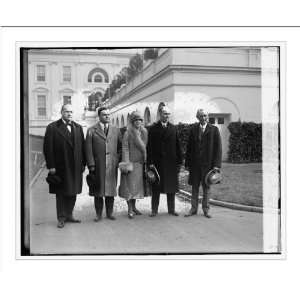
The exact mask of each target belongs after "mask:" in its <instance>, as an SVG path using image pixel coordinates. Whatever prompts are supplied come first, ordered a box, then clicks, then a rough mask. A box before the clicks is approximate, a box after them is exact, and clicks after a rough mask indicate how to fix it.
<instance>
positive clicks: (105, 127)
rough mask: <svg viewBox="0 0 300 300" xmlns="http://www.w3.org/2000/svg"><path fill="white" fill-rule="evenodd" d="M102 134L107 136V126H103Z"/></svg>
mask: <svg viewBox="0 0 300 300" xmlns="http://www.w3.org/2000/svg"><path fill="white" fill-rule="evenodd" d="M104 133H105V135H106V136H107V133H108V126H107V125H105V126H104Z"/></svg>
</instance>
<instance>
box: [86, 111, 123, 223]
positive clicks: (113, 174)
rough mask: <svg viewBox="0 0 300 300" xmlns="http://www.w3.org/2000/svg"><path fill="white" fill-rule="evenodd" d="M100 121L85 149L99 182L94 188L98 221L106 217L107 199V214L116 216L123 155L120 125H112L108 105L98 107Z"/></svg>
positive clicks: (111, 217) (91, 132)
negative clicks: (103, 215) (115, 208)
mask: <svg viewBox="0 0 300 300" xmlns="http://www.w3.org/2000/svg"><path fill="white" fill-rule="evenodd" d="M98 116H99V122H97V123H96V124H95V125H94V126H92V127H90V128H89V129H88V131H87V134H86V141H85V150H86V160H87V166H88V168H89V170H90V172H91V173H92V174H94V175H95V176H94V178H95V179H94V181H95V185H94V186H93V187H92V186H91V185H90V186H89V187H90V195H93V196H94V204H95V210H96V218H95V219H94V221H95V222H98V221H100V220H101V219H102V210H103V205H104V200H103V198H105V208H106V217H107V218H108V219H109V220H115V217H114V216H113V206H114V197H115V196H116V195H117V189H116V188H117V175H118V164H119V161H120V158H121V151H122V140H121V139H122V138H121V132H120V130H119V128H117V127H114V126H112V125H110V124H109V123H110V113H109V110H108V108H107V107H100V108H99V109H98Z"/></svg>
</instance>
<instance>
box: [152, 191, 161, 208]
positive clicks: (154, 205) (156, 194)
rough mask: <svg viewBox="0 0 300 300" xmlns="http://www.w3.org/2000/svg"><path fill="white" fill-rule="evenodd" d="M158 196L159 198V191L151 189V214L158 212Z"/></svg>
mask: <svg viewBox="0 0 300 300" xmlns="http://www.w3.org/2000/svg"><path fill="white" fill-rule="evenodd" d="M159 196H160V191H159V190H158V189H156V188H153V190H152V197H151V210H152V213H155V214H157V212H158V206H159Z"/></svg>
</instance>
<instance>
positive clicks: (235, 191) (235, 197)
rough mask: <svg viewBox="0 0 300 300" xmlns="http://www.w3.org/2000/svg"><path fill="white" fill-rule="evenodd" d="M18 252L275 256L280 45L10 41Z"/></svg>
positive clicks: (279, 238) (278, 244)
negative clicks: (16, 109)
mask: <svg viewBox="0 0 300 300" xmlns="http://www.w3.org/2000/svg"><path fill="white" fill-rule="evenodd" d="M16 51H17V52H18V56H17V57H18V58H19V73H18V74H19V77H18V78H17V80H19V91H20V93H19V95H20V99H19V101H20V102H19V103H20V120H21V122H20V128H21V129H20V141H21V157H20V158H21V174H20V176H21V195H20V203H19V205H20V210H19V212H20V213H19V216H18V218H19V220H20V232H19V234H20V247H19V252H20V253H18V255H20V257H28V256H36V257H41V258H42V257H45V258H47V257H48V258H49V257H50V258H51V257H52V256H55V257H56V256H63V257H68V256H79V257H85V256H89V257H100V258H101V257H102V258H105V257H106V256H108V255H109V256H111V257H114V256H118V257H120V256H121V257H128V258H130V257H133V256H139V257H142V258H143V257H144V258H147V256H149V255H152V256H163V257H174V256H176V257H189V256H199V257H204V258H205V257H216V258H217V257H218V256H222V257H226V256H228V258H230V257H231V256H232V255H238V257H239V258H243V257H245V256H247V257H250V258H251V257H253V258H255V257H256V255H262V256H263V255H273V257H274V258H275V259H276V258H280V257H282V255H283V254H284V251H283V248H284V247H283V244H282V243H283V235H282V232H283V228H282V224H283V222H284V214H283V212H282V207H283V205H282V201H281V192H282V191H281V169H282V168H281V163H282V161H281V156H280V155H281V136H280V129H281V126H282V124H281V122H282V121H281V120H282V112H281V107H282V101H283V100H282V84H283V82H284V80H283V77H282V76H283V75H282V74H283V72H282V70H283V65H284V64H285V61H284V58H285V57H284V55H283V54H282V53H284V51H285V44H284V43H283V42H267V41H266V42H239V41H237V42H218V43H213V42H211V43H209V42H206V43H200V42H198V43H183V42H177V43H159V42H153V43H152V44H151V43H150V44H149V43H147V45H146V46H144V45H143V44H142V43H133V42H128V43H126V42H123V43H121V44H120V45H119V46H112V44H111V43H107V44H105V43H104V42H102V43H101V44H100V43H86V45H84V43H81V44H80V46H79V45H78V44H77V43H72V42H69V43H68V45H66V43H64V44H61V43H60V42H56V43H54V42H52V43H46V45H45V44H43V43H42V42H32V43H30V42H27V43H25V44H24V43H23V44H22V42H18V43H17V46H16Z"/></svg>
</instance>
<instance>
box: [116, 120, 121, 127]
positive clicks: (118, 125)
mask: <svg viewBox="0 0 300 300" xmlns="http://www.w3.org/2000/svg"><path fill="white" fill-rule="evenodd" d="M116 125H117V127H118V128H120V123H119V118H117V122H116Z"/></svg>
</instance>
